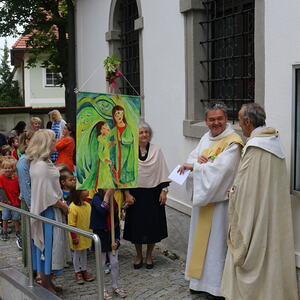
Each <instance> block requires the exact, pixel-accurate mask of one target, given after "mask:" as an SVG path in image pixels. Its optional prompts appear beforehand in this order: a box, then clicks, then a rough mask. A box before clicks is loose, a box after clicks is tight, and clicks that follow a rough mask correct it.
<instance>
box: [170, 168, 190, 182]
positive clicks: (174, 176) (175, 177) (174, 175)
mask: <svg viewBox="0 0 300 300" xmlns="http://www.w3.org/2000/svg"><path fill="white" fill-rule="evenodd" d="M179 168H180V165H178V166H177V167H175V169H174V170H173V171H172V172H171V174H170V175H169V179H171V180H172V181H174V182H176V183H178V184H180V185H182V184H183V183H184V182H185V181H186V179H187V177H188V176H189V174H190V172H191V171H190V170H185V171H184V173H182V174H179V173H178V170H179Z"/></svg>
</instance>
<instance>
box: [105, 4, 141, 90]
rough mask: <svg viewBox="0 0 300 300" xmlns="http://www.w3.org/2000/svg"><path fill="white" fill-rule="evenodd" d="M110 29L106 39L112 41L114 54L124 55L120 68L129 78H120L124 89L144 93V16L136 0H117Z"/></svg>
mask: <svg viewBox="0 0 300 300" xmlns="http://www.w3.org/2000/svg"><path fill="white" fill-rule="evenodd" d="M109 27H110V28H109V29H110V31H109V32H108V33H107V34H106V40H107V41H108V42H109V43H110V54H112V53H116V54H117V55H118V57H120V59H121V67H120V70H121V72H122V73H123V75H124V77H125V78H121V79H120V86H119V89H120V93H122V94H127V95H137V94H141V90H142V89H141V71H140V69H141V60H140V53H141V45H140V41H141V32H140V30H141V29H142V28H143V19H142V17H141V16H140V5H138V3H137V1H136V0H113V1H112V4H111V11H110V21H109Z"/></svg>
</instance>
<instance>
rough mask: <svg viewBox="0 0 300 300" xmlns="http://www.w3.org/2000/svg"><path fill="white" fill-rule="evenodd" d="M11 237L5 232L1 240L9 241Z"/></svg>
mask: <svg viewBox="0 0 300 300" xmlns="http://www.w3.org/2000/svg"><path fill="white" fill-rule="evenodd" d="M8 239H9V236H8V233H7V232H3V234H2V236H1V240H2V241H8Z"/></svg>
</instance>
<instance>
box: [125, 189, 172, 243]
mask: <svg viewBox="0 0 300 300" xmlns="http://www.w3.org/2000/svg"><path fill="white" fill-rule="evenodd" d="M161 188H162V186H161V185H159V186H157V187H155V188H136V189H130V193H131V195H132V196H133V197H134V198H135V200H136V201H135V203H134V204H133V205H131V206H129V207H128V208H127V209H126V216H125V228H124V236H123V238H124V239H125V240H128V241H130V242H132V243H134V244H154V243H158V242H160V241H161V240H162V239H164V238H166V237H167V236H168V230H167V220H166V212H165V205H160V204H159V195H160V193H161Z"/></svg>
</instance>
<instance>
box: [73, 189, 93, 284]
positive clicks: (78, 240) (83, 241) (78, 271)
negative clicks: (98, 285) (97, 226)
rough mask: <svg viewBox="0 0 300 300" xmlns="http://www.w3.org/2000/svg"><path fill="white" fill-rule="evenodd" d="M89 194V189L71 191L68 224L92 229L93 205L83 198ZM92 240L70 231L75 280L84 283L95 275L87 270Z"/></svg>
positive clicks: (87, 229) (91, 279)
mask: <svg viewBox="0 0 300 300" xmlns="http://www.w3.org/2000/svg"><path fill="white" fill-rule="evenodd" d="M87 195H88V191H87V190H82V191H77V190H72V191H71V192H70V196H69V200H70V202H71V203H70V213H69V215H68V224H69V225H71V226H74V227H76V228H79V229H83V230H86V231H91V230H90V229H89V225H90V216H91V206H90V204H89V203H87V202H85V201H84V200H83V199H84V198H86V197H87ZM91 244H92V240H91V239H89V238H87V237H84V236H82V235H77V234H76V233H73V232H71V233H70V245H71V249H72V250H74V253H73V265H74V269H75V281H76V283H77V284H83V283H84V281H93V280H94V279H95V277H94V276H93V275H92V274H91V273H89V272H88V271H87V249H88V248H90V247H91Z"/></svg>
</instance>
